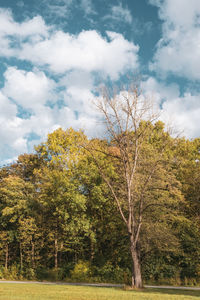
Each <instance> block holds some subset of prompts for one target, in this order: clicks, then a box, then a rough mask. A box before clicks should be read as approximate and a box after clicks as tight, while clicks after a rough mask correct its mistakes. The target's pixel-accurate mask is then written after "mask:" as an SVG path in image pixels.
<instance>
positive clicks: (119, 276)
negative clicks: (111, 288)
mask: <svg viewBox="0 0 200 300" xmlns="http://www.w3.org/2000/svg"><path fill="white" fill-rule="evenodd" d="M94 274H95V276H97V277H98V278H99V279H100V281H102V282H115V283H124V284H129V283H130V282H131V272H130V270H128V269H125V270H124V269H122V268H120V267H119V266H113V265H112V264H111V263H107V264H105V265H104V266H103V267H100V268H97V267H96V268H95V270H94Z"/></svg>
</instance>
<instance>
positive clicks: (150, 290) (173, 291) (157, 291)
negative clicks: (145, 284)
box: [143, 288, 200, 298]
mask: <svg viewBox="0 0 200 300" xmlns="http://www.w3.org/2000/svg"><path fill="white" fill-rule="evenodd" d="M143 292H144V293H152V294H163V295H180V296H182V295H183V296H193V297H198V298H200V290H196V291H195V290H190V289H188V290H186V289H170V288H169V289H163V288H160V289H159V288H158V289H157V288H145V289H144V290H143Z"/></svg>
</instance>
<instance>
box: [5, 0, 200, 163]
mask: <svg viewBox="0 0 200 300" xmlns="http://www.w3.org/2000/svg"><path fill="white" fill-rule="evenodd" d="M138 75H139V77H140V78H141V83H140V84H141V86H142V90H143V93H144V94H145V96H146V97H150V98H152V97H153V98H154V100H155V101H156V103H157V104H158V107H160V110H161V119H162V120H163V121H165V122H168V121H170V122H172V123H173V124H174V126H176V128H177V129H178V130H183V132H184V135H185V136H186V137H188V138H195V137H199V135H200V121H199V120H200V88H199V81H200V1H199V0H190V1H188V0H121V1H120V0H119V1H118V0H109V1H106V0H51V1H50V0H32V1H30V0H0V139H1V144H0V163H1V165H2V164H6V163H9V162H11V161H13V160H15V159H16V158H17V156H18V155H19V154H21V153H25V152H31V151H33V146H34V145H35V144H36V145H37V144H39V143H40V142H41V141H44V140H45V138H46V136H47V134H48V133H49V132H52V131H53V130H55V129H56V128H58V127H63V128H64V129H66V128H68V127H73V128H75V129H79V128H83V129H84V130H85V132H86V133H87V134H88V135H89V136H94V135H97V134H98V130H97V127H98V126H97V123H98V122H97V119H98V113H97V112H96V111H95V110H94V109H93V107H92V105H91V102H92V100H93V99H95V97H96V91H97V90H98V87H99V86H100V85H101V84H102V83H105V84H108V83H112V84H113V85H115V84H119V83H120V82H122V80H124V78H131V77H132V76H133V77H134V76H138ZM99 130H100V129H99Z"/></svg>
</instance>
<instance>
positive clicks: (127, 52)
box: [19, 30, 139, 79]
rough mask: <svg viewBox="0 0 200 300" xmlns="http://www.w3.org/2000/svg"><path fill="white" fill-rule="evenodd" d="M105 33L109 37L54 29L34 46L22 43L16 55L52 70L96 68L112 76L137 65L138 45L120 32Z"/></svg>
mask: <svg viewBox="0 0 200 300" xmlns="http://www.w3.org/2000/svg"><path fill="white" fill-rule="evenodd" d="M107 36H108V38H109V40H108V39H105V38H103V37H102V36H101V35H100V34H98V33H97V32H96V31H95V30H90V31H82V32H81V33H80V34H78V35H77V36H74V35H70V34H68V33H64V32H62V31H58V32H55V33H54V34H53V35H52V36H51V37H50V38H49V39H46V40H44V41H41V42H38V43H35V44H34V45H33V44H32V45H31V44H29V43H24V44H23V49H22V51H21V53H20V55H19V57H20V58H21V59H26V60H29V61H32V62H33V63H36V64H38V65H48V66H49V68H50V70H52V71H54V72H56V73H64V72H66V71H69V70H73V69H80V70H84V71H87V72H92V71H99V72H102V73H103V74H105V75H108V76H110V77H112V78H113V79H116V78H118V76H119V74H120V73H123V72H125V71H126V70H127V69H129V68H131V69H135V68H137V67H138V55H137V53H138V50H139V47H138V46H136V45H134V44H133V43H131V42H129V41H127V40H125V39H124V37H123V36H122V35H121V34H117V33H114V32H107Z"/></svg>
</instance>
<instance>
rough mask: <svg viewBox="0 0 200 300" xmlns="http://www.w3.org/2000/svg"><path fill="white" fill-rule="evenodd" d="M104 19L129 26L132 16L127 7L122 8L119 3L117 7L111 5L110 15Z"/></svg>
mask: <svg viewBox="0 0 200 300" xmlns="http://www.w3.org/2000/svg"><path fill="white" fill-rule="evenodd" d="M104 19H108V20H109V19H110V20H113V21H117V22H124V23H128V24H131V23H132V21H133V20H132V15H131V12H130V10H129V9H128V8H127V7H123V6H122V3H121V2H120V3H119V4H118V5H113V6H112V7H111V10H110V13H109V14H108V15H106V16H104Z"/></svg>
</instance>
